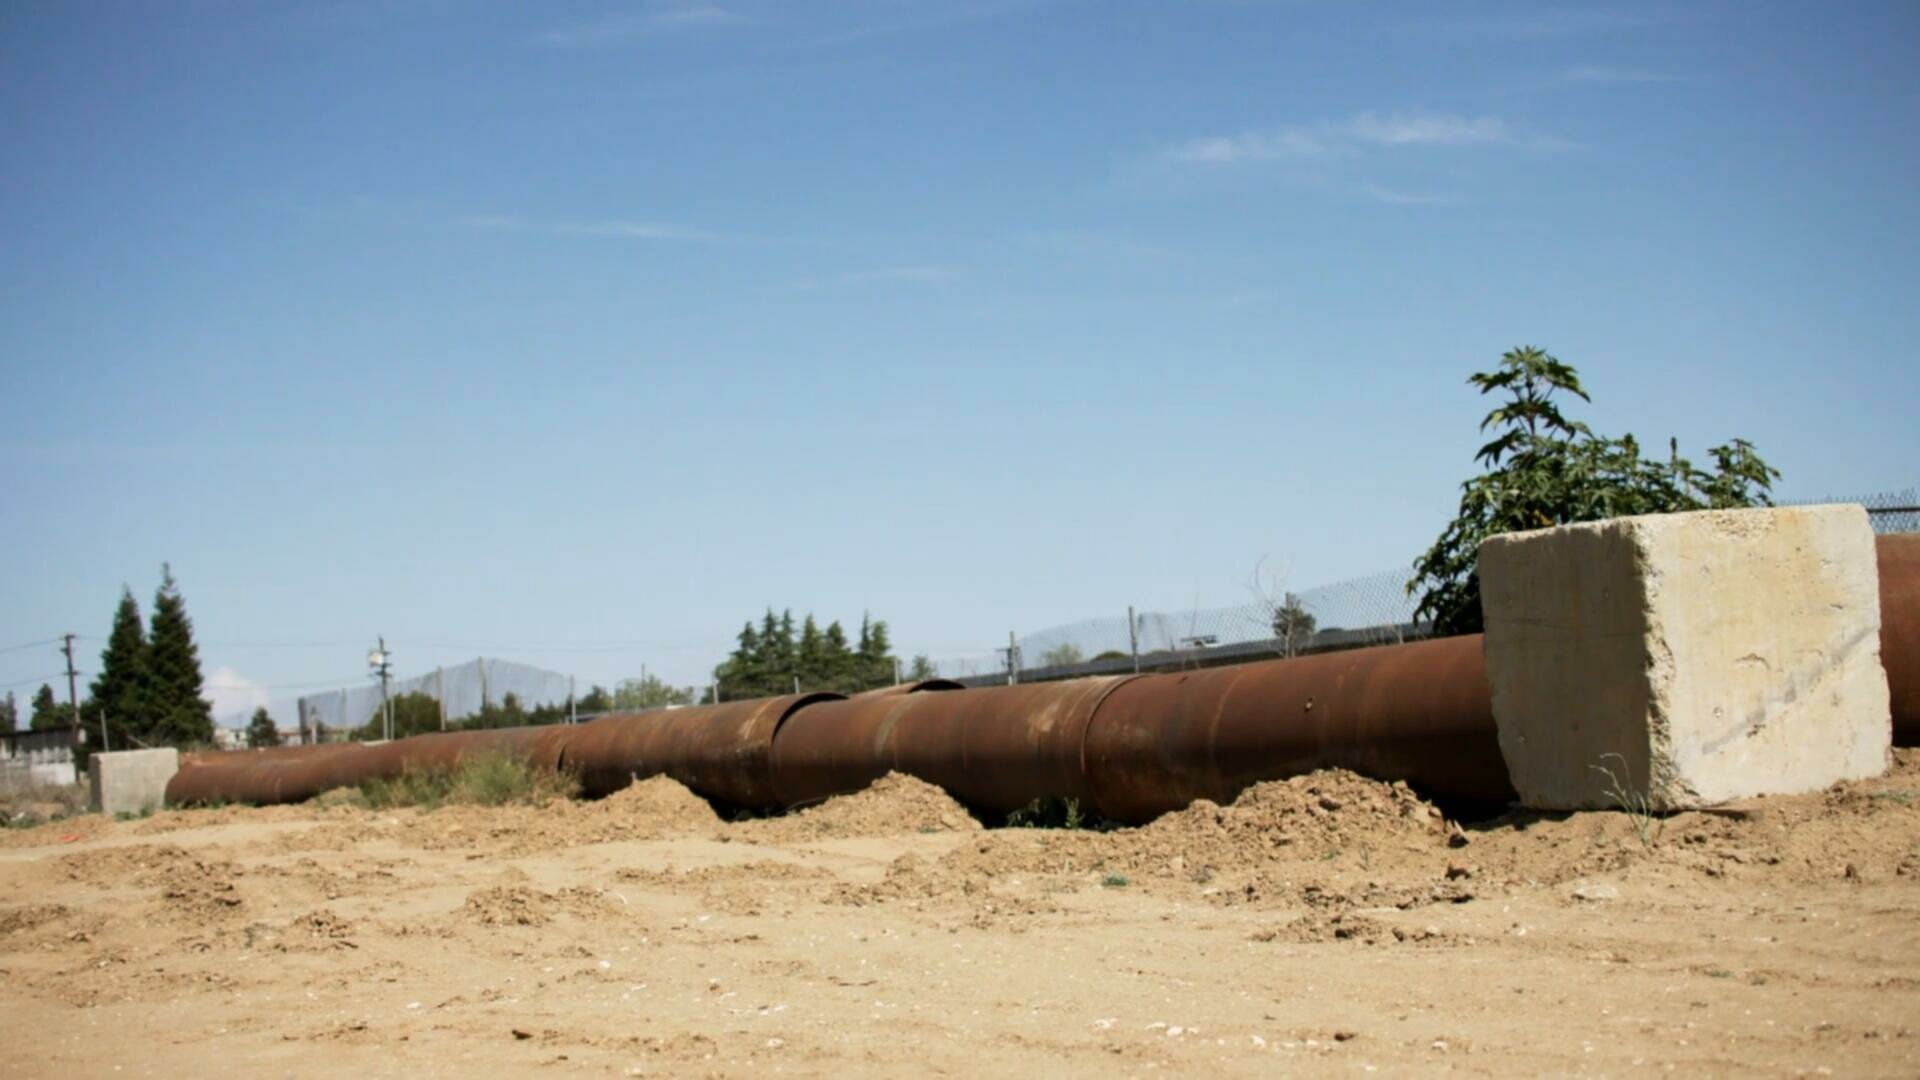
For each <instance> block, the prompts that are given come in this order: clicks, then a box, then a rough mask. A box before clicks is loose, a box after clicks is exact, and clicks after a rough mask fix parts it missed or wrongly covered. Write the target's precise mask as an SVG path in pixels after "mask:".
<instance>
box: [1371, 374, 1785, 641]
mask: <svg viewBox="0 0 1920 1080" xmlns="http://www.w3.org/2000/svg"><path fill="white" fill-rule="evenodd" d="M1468 381H1469V382H1471V383H1472V384H1473V385H1475V386H1477V387H1479V388H1480V392H1481V393H1482V394H1491V393H1496V392H1499V393H1505V394H1506V395H1507V400H1506V401H1505V402H1504V403H1503V404H1501V405H1500V406H1499V407H1498V408H1495V409H1494V410H1493V411H1492V412H1490V413H1488V414H1487V416H1486V419H1484V420H1482V421H1481V422H1480V430H1482V431H1485V430H1486V429H1488V428H1495V429H1497V432H1498V434H1497V435H1496V436H1495V438H1494V439H1493V441H1492V442H1489V443H1487V444H1486V445H1485V446H1483V447H1481V448H1480V452H1479V454H1477V455H1476V460H1478V461H1481V462H1483V463H1484V464H1485V466H1486V470H1487V471H1486V472H1484V473H1482V474H1481V475H1479V476H1476V477H1474V478H1473V479H1471V480H1468V481H1467V482H1466V483H1464V484H1462V485H1460V490H1461V495H1460V510H1459V513H1458V515H1457V516H1456V517H1455V518H1454V519H1453V521H1452V522H1451V523H1450V524H1448V526H1447V527H1446V529H1445V530H1444V531H1443V532H1441V534H1440V537H1439V539H1437V540H1435V541H1434V543H1433V546H1432V547H1431V548H1428V549H1427V551H1426V553H1425V554H1423V555H1421V556H1420V558H1419V560H1418V561H1417V562H1415V563H1414V577H1413V580H1411V581H1409V582H1407V592H1408V593H1415V592H1417V593H1419V594H1420V605H1419V607H1418V608H1416V609H1415V611H1414V619H1415V620H1416V621H1418V620H1422V619H1425V620H1430V621H1431V622H1432V624H1433V628H1434V632H1435V633H1436V634H1471V633H1475V632H1477V631H1479V630H1481V629H1482V628H1483V622H1482V619H1481V614H1480V575H1479V573H1478V571H1477V569H1476V561H1477V559H1478V557H1479V551H1480V542H1481V541H1482V540H1485V539H1486V538H1487V537H1489V536H1497V535H1499V534H1500V533H1507V532H1519V531H1521V530H1525V529H1544V528H1547V527H1549V526H1553V525H1568V524H1572V523H1574V522H1578V521H1598V520H1601V519H1603V518H1611V517H1624V516H1627V515H1631V514H1666V513H1673V512H1675V511H1681V510H1707V509H1716V510H1718V509H1730V508H1734V507H1744V506H1771V505H1773V500H1772V498H1771V497H1770V492H1771V490H1772V488H1773V481H1774V480H1776V479H1778V478H1779V476H1780V473H1779V472H1778V471H1777V470H1775V469H1773V468H1772V467H1770V466H1769V465H1768V464H1767V463H1766V462H1764V461H1762V460H1761V459H1760V455H1759V454H1757V453H1755V452H1754V449H1753V445H1752V444H1751V443H1748V442H1746V441H1744V440H1741V439H1734V440H1733V441H1732V442H1729V443H1727V444H1725V445H1723V446H1715V447H1712V448H1710V449H1709V450H1708V451H1707V452H1708V453H1709V454H1712V455H1713V459H1714V468H1713V470H1712V471H1711V472H1709V471H1706V470H1703V469H1698V468H1695V467H1694V465H1693V463H1692V462H1689V461H1688V460H1687V459H1685V458H1683V457H1681V456H1680V449H1679V444H1678V442H1677V441H1675V440H1668V456H1667V460H1666V461H1665V462H1658V461H1651V460H1647V459H1644V458H1642V457H1641V456H1640V444H1639V443H1638V442H1636V441H1635V440H1634V438H1633V436H1632V435H1626V436H1623V437H1621V438H1618V439H1611V438H1607V437H1604V436H1601V435H1596V434H1594V433H1593V430H1592V429H1590V428H1588V427H1587V425H1585V424H1583V423H1580V422H1579V421H1576V420H1569V419H1567V417H1566V416H1565V414H1563V413H1562V412H1561V411H1560V405H1559V402H1558V401H1557V400H1556V395H1557V394H1571V395H1573V396H1574V397H1578V398H1579V399H1580V400H1582V401H1591V400H1592V399H1591V398H1589V397H1587V392H1586V390H1585V389H1583V388H1582V387H1581V385H1580V376H1579V373H1578V372H1576V371H1574V369H1573V367H1572V366H1571V365H1569V364H1563V363H1561V362H1560V361H1559V360H1556V359H1554V358H1553V357H1552V356H1550V355H1548V354H1547V353H1546V352H1545V351H1544V350H1542V349H1538V348H1535V347H1533V346H1531V345H1528V346H1523V347H1521V348H1518V349H1514V350H1512V351H1511V352H1508V353H1507V354H1505V355H1504V356H1502V357H1501V358H1500V367H1499V368H1498V369H1496V370H1494V371H1484V372H1480V373H1479V374H1476V375H1474V376H1473V377H1472V378H1470V379H1469V380H1468Z"/></svg>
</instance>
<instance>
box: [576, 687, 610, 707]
mask: <svg viewBox="0 0 1920 1080" xmlns="http://www.w3.org/2000/svg"><path fill="white" fill-rule="evenodd" d="M574 707H575V708H577V709H579V710H580V712H581V713H582V714H586V713H603V712H612V711H613V695H611V694H609V693H607V688H606V687H604V686H595V687H593V688H592V689H590V690H588V691H587V692H586V693H584V694H582V695H580V700H579V701H578V702H577V703H576V704H575V706H574Z"/></svg>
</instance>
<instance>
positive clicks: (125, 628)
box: [87, 586, 152, 745]
mask: <svg viewBox="0 0 1920 1080" xmlns="http://www.w3.org/2000/svg"><path fill="white" fill-rule="evenodd" d="M87 692H88V694H90V695H91V698H92V699H91V702H90V704H91V706H92V707H91V708H90V709H88V710H87V714H88V720H89V723H90V724H91V723H93V722H95V721H96V720H97V718H98V717H99V714H100V713H102V712H105V713H106V716H107V720H108V723H109V724H110V725H111V726H112V728H113V730H114V731H115V732H118V733H122V734H121V737H120V738H117V739H114V740H113V742H114V743H115V744H117V745H131V744H130V743H128V742H127V740H126V738H125V735H124V733H125V732H128V731H133V732H137V733H140V734H142V735H145V734H147V733H149V732H150V731H151V730H152V707H151V704H150V703H149V689H148V674H147V631H146V628H145V627H144V626H142V625H141V623H140V605H139V604H138V603H137V602H135V601H134V599H133V590H132V589H129V588H126V587H125V586H122V587H121V589H120V606H119V607H118V608H117V609H115V611H114V613H113V631H112V633H110V634H108V635H107V647H106V648H105V649H104V650H102V651H101V653H100V675H99V677H98V678H96V679H94V680H93V685H92V686H90V687H88V688H87Z"/></svg>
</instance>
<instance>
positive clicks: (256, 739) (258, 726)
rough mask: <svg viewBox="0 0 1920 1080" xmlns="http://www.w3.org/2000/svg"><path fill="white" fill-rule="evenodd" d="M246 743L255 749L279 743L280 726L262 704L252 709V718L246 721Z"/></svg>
mask: <svg viewBox="0 0 1920 1080" xmlns="http://www.w3.org/2000/svg"><path fill="white" fill-rule="evenodd" d="M247 745H248V746H251V747H253V748H254V749H255V750H259V749H262V748H265V747H268V746H279V745H280V728H279V727H278V726H276V725H275V724H274V722H273V717H272V716H270V715H268V714H267V709H266V706H264V705H262V706H261V707H260V708H257V709H255V710H253V719H252V720H250V721H248V723H247Z"/></svg>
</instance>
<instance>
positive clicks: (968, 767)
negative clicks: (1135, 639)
mask: <svg viewBox="0 0 1920 1080" xmlns="http://www.w3.org/2000/svg"><path fill="white" fill-rule="evenodd" d="M1136 678H1139V676H1135V675H1117V676H1098V677H1094V678H1088V679H1070V680H1067V681H1065V682H1047V683H1029V684H1023V685H1019V686H992V687H986V688H984V689H979V690H965V691H961V692H959V693H947V694H914V695H912V697H910V698H909V699H908V700H910V701H912V702H913V706H912V708H911V710H910V711H908V712H906V713H903V714H901V715H900V716H899V717H898V719H897V720H896V721H895V723H894V724H893V726H892V729H891V730H890V731H889V732H888V733H887V743H886V747H885V749H884V753H885V755H886V758H885V760H886V761H887V762H888V764H889V766H890V767H891V768H894V769H897V770H899V771H900V772H903V773H908V774H910V775H913V776H917V777H919V778H921V779H922V780H925V781H927V782H928V783H932V784H938V785H939V786H941V787H943V788H945V789H946V790H947V793H948V794H950V795H952V796H953V797H954V798H956V799H958V800H960V801H961V802H963V803H966V804H967V805H969V806H972V807H975V808H977V809H981V810H986V811H990V812H993V813H1006V812H1008V811H1011V810H1018V809H1019V808H1021V807H1023V806H1025V805H1027V804H1028V803H1030V802H1032V801H1033V800H1035V799H1038V798H1043V797H1049V796H1059V797H1063V798H1071V799H1080V800H1082V801H1085V800H1086V799H1087V798H1088V797H1089V796H1090V795H1091V791H1090V790H1089V788H1088V784H1087V769H1086V765H1085V763H1084V761H1083V760H1082V756H1081V755H1082V746H1083V744H1084V743H1085V741H1086V734H1087V725H1088V724H1089V723H1090V722H1091V721H1092V719H1093V716H1094V712H1095V710H1096V709H1097V708H1099V706H1100V704H1101V702H1102V701H1103V700H1105V699H1106V697H1107V695H1109V694H1111V693H1113V692H1114V691H1115V690H1116V689H1117V688H1118V687H1120V686H1122V685H1123V684H1125V683H1127V682H1129V681H1131V680H1134V679H1136ZM823 707H824V706H823Z"/></svg>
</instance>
